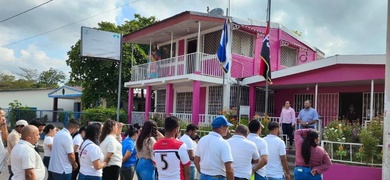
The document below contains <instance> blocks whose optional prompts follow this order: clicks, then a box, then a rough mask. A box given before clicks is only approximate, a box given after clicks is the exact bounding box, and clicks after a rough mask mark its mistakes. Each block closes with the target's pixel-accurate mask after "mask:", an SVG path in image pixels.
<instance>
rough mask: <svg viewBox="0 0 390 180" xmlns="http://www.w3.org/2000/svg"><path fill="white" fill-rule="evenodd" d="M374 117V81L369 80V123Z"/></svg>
mask: <svg viewBox="0 0 390 180" xmlns="http://www.w3.org/2000/svg"><path fill="white" fill-rule="evenodd" d="M372 117H374V80H371V92H370V121H371V120H372Z"/></svg>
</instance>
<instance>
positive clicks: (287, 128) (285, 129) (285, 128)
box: [282, 123, 294, 147]
mask: <svg viewBox="0 0 390 180" xmlns="http://www.w3.org/2000/svg"><path fill="white" fill-rule="evenodd" d="M282 130H283V134H286V135H287V136H288V139H289V142H290V147H291V146H292V144H293V139H294V138H293V127H292V126H291V123H290V124H287V123H283V124H282ZM286 140H287V139H286V138H285V136H283V141H284V142H286Z"/></svg>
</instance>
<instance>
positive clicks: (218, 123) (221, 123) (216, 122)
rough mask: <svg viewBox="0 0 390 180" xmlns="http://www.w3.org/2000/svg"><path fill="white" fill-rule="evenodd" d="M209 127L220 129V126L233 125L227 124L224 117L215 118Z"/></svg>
mask: <svg viewBox="0 0 390 180" xmlns="http://www.w3.org/2000/svg"><path fill="white" fill-rule="evenodd" d="M211 126H212V127H213V128H220V127H222V126H233V124H231V123H229V122H228V120H227V119H226V117H225V116H217V117H216V118H215V119H214V120H213V122H212V123H211Z"/></svg>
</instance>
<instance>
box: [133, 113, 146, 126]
mask: <svg viewBox="0 0 390 180" xmlns="http://www.w3.org/2000/svg"><path fill="white" fill-rule="evenodd" d="M144 122H145V112H138V111H132V112H131V123H132V124H135V123H138V124H140V125H143V124H144Z"/></svg>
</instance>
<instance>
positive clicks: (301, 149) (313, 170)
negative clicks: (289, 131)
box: [294, 129, 332, 180]
mask: <svg viewBox="0 0 390 180" xmlns="http://www.w3.org/2000/svg"><path fill="white" fill-rule="evenodd" d="M318 137H319V135H318V132H317V131H316V130H313V129H299V130H296V131H295V134H294V140H295V148H296V151H295V169H294V179H295V180H311V179H313V180H321V179H322V177H321V174H322V173H324V172H325V171H327V170H328V169H329V167H330V165H332V162H331V160H330V158H329V155H328V153H327V152H326V151H325V150H324V149H323V148H322V147H321V146H318V145H317V144H318V141H319V138H318Z"/></svg>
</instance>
